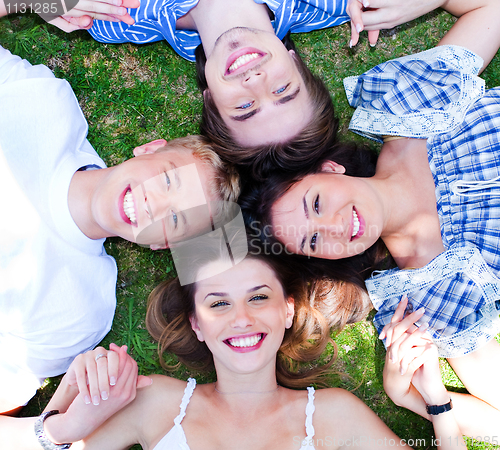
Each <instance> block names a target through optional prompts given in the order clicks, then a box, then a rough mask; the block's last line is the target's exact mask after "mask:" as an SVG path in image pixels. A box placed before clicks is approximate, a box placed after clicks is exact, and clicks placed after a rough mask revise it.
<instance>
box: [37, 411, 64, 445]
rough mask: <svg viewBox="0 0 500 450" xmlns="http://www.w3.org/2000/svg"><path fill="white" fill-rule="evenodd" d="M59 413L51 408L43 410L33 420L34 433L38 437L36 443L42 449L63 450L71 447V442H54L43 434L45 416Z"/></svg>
mask: <svg viewBox="0 0 500 450" xmlns="http://www.w3.org/2000/svg"><path fill="white" fill-rule="evenodd" d="M54 414H59V411H57V410H52V411H47V412H44V413H42V414H41V415H40V417H38V418H37V419H36V421H35V434H36V437H37V438H38V443H39V444H40V445H41V446H42V448H43V450H64V449H67V448H70V447H71V444H54V443H53V442H52V441H51V440H50V439H48V438H47V436H45V430H44V429H43V423H44V422H45V419H46V418H47V417H50V416H53V415H54Z"/></svg>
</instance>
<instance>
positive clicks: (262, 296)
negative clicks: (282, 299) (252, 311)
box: [250, 294, 269, 301]
mask: <svg viewBox="0 0 500 450" xmlns="http://www.w3.org/2000/svg"><path fill="white" fill-rule="evenodd" d="M268 298H269V297H268V296H267V295H264V294H258V295H254V296H253V297H252V298H251V299H250V301H258V300H267V299H268Z"/></svg>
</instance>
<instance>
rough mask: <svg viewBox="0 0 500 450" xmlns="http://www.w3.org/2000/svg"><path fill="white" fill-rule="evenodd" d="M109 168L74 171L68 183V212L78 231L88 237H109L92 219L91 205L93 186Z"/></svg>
mask: <svg viewBox="0 0 500 450" xmlns="http://www.w3.org/2000/svg"><path fill="white" fill-rule="evenodd" d="M109 170H110V168H107V169H98V170H82V171H78V172H75V174H74V175H73V178H72V179H71V183H70V185H69V192H68V207H69V212H70V213H71V217H72V218H73V220H74V221H75V223H76V225H77V227H78V228H79V229H80V231H81V232H82V233H83V234H84V235H85V236H87V237H88V238H90V239H102V238H106V237H109V236H108V235H107V234H106V232H105V231H104V230H103V229H102V228H100V227H99V226H98V225H97V223H96V221H95V220H94V217H93V215H92V206H91V199H92V193H93V191H94V188H95V186H97V185H98V183H99V182H100V180H101V179H102V178H104V177H105V176H106V175H107V173H108V172H109Z"/></svg>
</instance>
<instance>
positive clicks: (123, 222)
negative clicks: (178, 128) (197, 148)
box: [91, 140, 216, 248]
mask: <svg viewBox="0 0 500 450" xmlns="http://www.w3.org/2000/svg"><path fill="white" fill-rule="evenodd" d="M155 143H156V144H155ZM165 143H166V142H165V141H161V140H160V141H154V143H150V144H146V146H142V147H138V148H137V149H136V150H135V151H134V152H135V154H136V155H137V156H135V157H134V158H131V159H129V160H127V161H125V162H124V163H122V164H120V165H117V166H114V167H112V168H110V169H105V170H108V172H107V176H106V177H105V178H104V179H102V180H101V182H100V183H99V185H98V186H96V189H95V190H94V194H93V196H92V198H91V211H92V215H93V217H94V219H95V221H96V222H97V224H98V225H99V226H100V227H101V228H102V229H103V230H105V232H106V234H107V235H109V236H120V237H123V238H124V239H127V240H129V241H132V242H137V243H139V244H143V245H151V246H152V248H165V247H167V246H168V243H169V242H170V243H172V242H175V241H179V240H182V239H186V238H188V237H190V236H193V235H196V234H199V233H200V232H203V231H205V230H210V229H211V228H210V226H211V224H210V213H209V209H208V205H207V202H209V201H212V200H216V199H215V198H211V196H210V193H209V192H208V190H207V189H206V186H208V185H209V182H210V178H211V177H213V176H214V172H213V170H212V169H211V168H210V167H208V166H207V165H206V164H203V163H202V162H201V161H200V160H199V159H198V158H196V157H195V156H193V154H192V153H191V152H190V151H189V150H187V149H185V148H182V147H179V148H177V147H175V146H172V147H168V148H166V149H165V148H164V147H165ZM151 144H153V145H151Z"/></svg>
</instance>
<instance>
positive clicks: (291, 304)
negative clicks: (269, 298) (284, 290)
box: [285, 297, 295, 329]
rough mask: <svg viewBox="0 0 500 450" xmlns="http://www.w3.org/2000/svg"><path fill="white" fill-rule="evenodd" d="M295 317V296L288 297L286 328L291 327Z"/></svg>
mask: <svg viewBox="0 0 500 450" xmlns="http://www.w3.org/2000/svg"><path fill="white" fill-rule="evenodd" d="M294 317H295V301H294V299H293V297H288V299H287V301H286V321H285V328H287V329H288V328H291V326H292V324H293V318H294Z"/></svg>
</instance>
